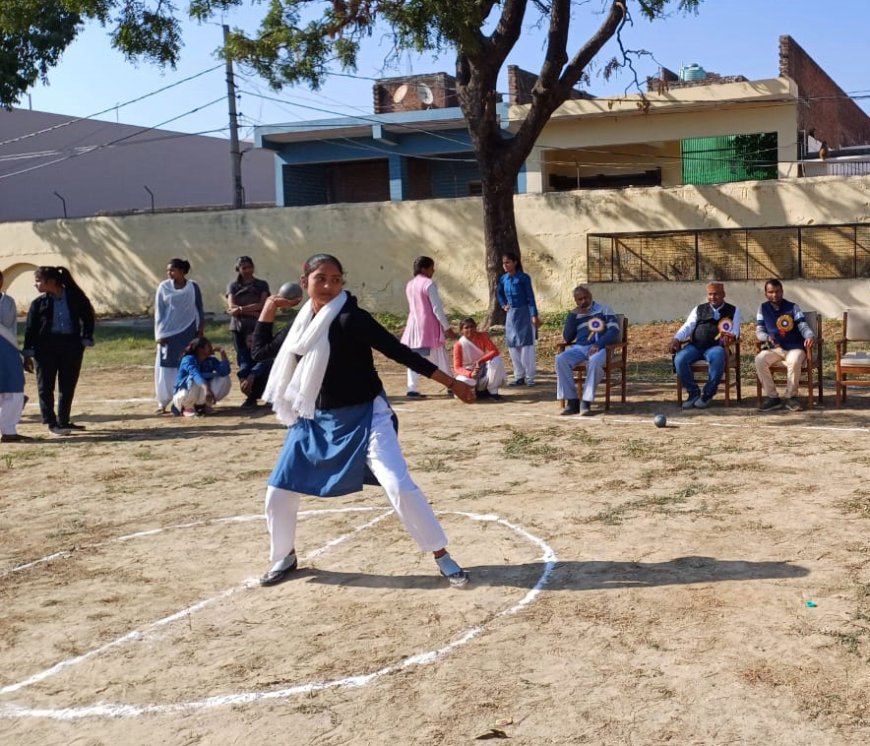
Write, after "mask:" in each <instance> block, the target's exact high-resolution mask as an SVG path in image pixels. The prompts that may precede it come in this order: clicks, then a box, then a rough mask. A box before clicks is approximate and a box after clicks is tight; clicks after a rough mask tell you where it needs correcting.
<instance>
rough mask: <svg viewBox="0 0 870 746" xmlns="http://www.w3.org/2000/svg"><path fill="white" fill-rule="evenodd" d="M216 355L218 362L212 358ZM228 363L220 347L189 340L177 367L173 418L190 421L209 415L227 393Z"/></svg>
mask: <svg viewBox="0 0 870 746" xmlns="http://www.w3.org/2000/svg"><path fill="white" fill-rule="evenodd" d="M215 353H218V354H219V355H220V356H221V359H220V360H218V359H217V358H216V357H215V356H214V354H215ZM231 387H232V384H231V383H230V361H229V360H227V353H226V352H225V351H224V350H223V348H221V347H214V346H213V345H212V343H211V342H210V341H209V340H208V339H206V338H205V337H197V338H196V339H193V340H191V342H190V344H189V345H187V347H186V348H185V350H184V356H183V357H182V358H181V364H180V365H179V366H178V378H177V379H176V382H175V395H174V396H173V397H172V414H174V415H175V416H179V415H182V414H183V415H184V416H185V417H193V416H195V415H203V414H211V412H212V407H214V405H215V404H217V402H219V401H220V400H221V399H223V398H224V397H225V396H226V395H227V394H229V393H230V388H231Z"/></svg>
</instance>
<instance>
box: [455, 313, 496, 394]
mask: <svg viewBox="0 0 870 746" xmlns="http://www.w3.org/2000/svg"><path fill="white" fill-rule="evenodd" d="M459 334H460V337H459V341H458V342H457V343H456V344H455V345H453V375H454V376H456V380H457V381H462V382H463V383H467V384H468V385H469V386H474V387H475V389H476V391H477V395H478V398H483V397H484V396H488V397H489V398H490V399H492V400H494V401H501V396H499V393H498V389H499V386H502V385H504V382H505V370H504V360H502V357H501V354H500V353H499V351H498V347H496V346H495V343H494V342H493V341H492V340H491V339H490V338H489V334H487V333H486V332H479V331H477V322H476V321H475V320H474V319H473V318H471V317H470V316H468V317H467V318H464V319H462V322H461V323H460V324H459Z"/></svg>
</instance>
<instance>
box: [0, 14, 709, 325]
mask: <svg viewBox="0 0 870 746" xmlns="http://www.w3.org/2000/svg"><path fill="white" fill-rule="evenodd" d="M250 1H251V2H253V3H258V2H260V1H261V0H250ZM244 2H245V0H189V4H188V8H187V11H188V13H189V15H190V16H191V17H192V18H195V19H197V20H200V21H203V20H206V19H208V18H211V17H213V16H214V15H215V14H218V13H220V12H223V11H226V10H228V9H230V8H232V7H233V6H238V5H242V4H243V3H244ZM700 2H701V0H588V1H587V2H582V3H580V2H576V0H323V1H318V0H262V3H263V5H264V9H265V15H264V17H263V21H262V23H261V25H260V28H259V29H258V31H257V32H256V33H255V34H246V33H243V32H242V31H239V30H236V31H234V33H232V34H231V35H230V38H229V40H228V43H227V49H226V50H225V51H226V53H227V54H229V55H230V56H231V57H232V58H233V59H234V60H236V61H239V62H241V63H243V64H246V65H248V66H250V67H252V68H253V69H254V70H255V71H256V72H257V73H259V74H260V75H262V76H263V77H264V78H265V79H266V80H268V81H269V83H270V84H271V85H272V86H273V87H275V88H281V87H282V86H284V85H292V84H297V83H305V84H308V85H309V86H311V87H313V88H315V89H316V88H317V87H318V86H320V85H321V83H322V82H323V81H324V80H325V78H326V77H327V76H328V75H329V73H330V72H331V71H332V70H334V69H336V68H338V69H343V70H354V69H355V67H356V61H357V55H358V53H359V50H360V47H361V45H362V44H363V43H364V42H365V41H366V40H367V39H368V38H369V37H371V36H372V35H373V33H375V32H376V31H377V33H379V34H382V33H386V34H388V35H389V36H390V38H391V39H392V44H393V54H394V56H396V57H397V58H398V57H399V56H400V55H401V54H402V53H404V52H408V51H414V52H425V51H431V52H437V53H444V52H450V53H452V54H453V55H455V60H456V81H457V95H458V98H459V102H460V106H461V107H462V112H463V114H464V116H465V120H466V122H467V125H468V131H469V135H470V137H471V142H472V145H473V147H474V153H475V157H476V159H477V163H478V167H479V169H480V175H481V185H482V196H483V214H484V241H485V244H486V266H487V272H488V275H489V279H490V291H491V306H490V320H492V319H493V318H497V317H498V315H499V309H498V306H497V304H496V302H495V284H496V280H497V277H498V274H499V272H500V254H501V253H502V252H505V251H512V252H516V253H519V248H520V247H519V241H518V237H517V231H516V224H515V220H514V209H513V194H514V187H515V184H516V179H517V175H518V173H519V171H520V168H521V167H522V165H523V162H524V161H525V159H526V158H527V157H528V155H529V153H530V152H531V150H532V147H533V146H534V143H535V141H536V139H537V138H538V136H539V134H540V132H541V130H542V129H543V127H544V125H546V123H547V121H548V120H549V118H550V116H551V115H552V114H553V112H554V111H555V110H556V109H557V108H558V107H559V106H560V105H561V104H562V103H564V102H565V101H566V100H567V99H568V98H569V97H570V96H571V95H572V91H573V90H574V87H575V86H576V85H577V84H578V83H579V82H581V81H585V80H587V75H588V73H587V67H588V65H589V64H590V63H591V62H592V60H593V59H595V58H596V56H597V55H598V54H599V53H600V52H601V50H602V48H603V47H604V45H605V44H606V43H607V42H608V41H609V40H610V39H612V38H614V37H619V36H620V33H621V31H622V29H623V28H624V27H625V25H626V24H627V23H631V22H632V15H631V14H632V12H635V11H636V12H637V13H638V14H639V16H641V17H645V18H647V19H649V20H655V19H661V18H663V17H665V15H666V13H667V12H668V11H669V10H676V11H679V12H696V11H697V9H698V5H699V4H700ZM527 16H528V17H527ZM87 20H96V21H99V22H100V23H103V24H104V25H108V26H110V27H111V28H112V29H113V36H112V43H113V44H114V46H115V47H117V48H118V49H119V50H121V51H122V52H123V53H124V54H125V55H126V56H127V57H129V58H140V57H142V58H145V59H149V60H153V61H156V62H158V63H160V64H169V65H173V64H174V63H175V61H176V59H177V58H178V54H179V51H180V48H181V38H180V35H179V22H178V17H177V9H176V7H175V6H174V5H173V3H172V2H171V0H42V1H41V2H40V0H3V2H2V5H0V55H2V56H0V103H2V104H6V105H10V104H11V103H14V102H15V101H17V99H18V98H19V97H20V96H21V95H22V94H23V93H24V91H25V90H26V89H27V87H29V86H30V85H32V83H33V82H34V81H35V80H37V79H38V78H39V77H42V78H44V77H45V76H46V74H47V71H48V70H49V68H51V67H52V66H54V65H56V64H57V63H58V61H59V59H60V55H61V53H62V52H63V50H64V49H65V48H66V47H67V46H68V45H69V44H70V43H71V42H72V40H73V39H74V38H75V36H76V34H78V32H79V31H80V30H81V28H82V27H83V24H84V22H85V21H87ZM572 23H576V24H580V23H586V24H587V25H588V26H589V28H588V34H584V35H585V36H586V40H585V41H584V42H582V43H580V44H579V45H578V46H577V47H576V48H573V49H569V38H570V37H569V31H570V30H571V26H572ZM529 28H533V29H537V31H539V32H540V34H541V35H542V37H543V44H542V60H541V64H540V67H539V72H538V78H537V82H536V83H535V85H534V87H533V89H532V93H531V104H530V105H529V106H528V109H527V110H526V112H525V116H524V119H523V121H522V122H521V123H520V124H519V125H518V127H517V128H516V130H515V131H513V132H507V131H506V130H505V129H503V128H502V126H501V122H500V121H499V106H498V103H499V101H500V95H499V94H498V92H497V88H496V85H497V79H498V76H499V72H500V71H501V69H502V67H503V65H504V64H505V61H506V59H507V57H508V55H509V53H510V52H511V51H512V50H513V48H514V46H515V45H516V43H517V41H518V40H519V38H520V34H521V33H522V32H523V31H524V30H528V29H529ZM620 48H621V49H624V48H623V47H622V45H621V44H620ZM628 59H629V53H628V52H625V51H623V54H622V58H621V59H620V58H616V59H614V60H611V61H609V62H607V63H606V64H605V65H604V66H603V69H604V71H605V74H606V73H608V72H612V71H613V70H615V69H616V68H618V67H620V66H621V65H623V64H626V63H627V61H628Z"/></svg>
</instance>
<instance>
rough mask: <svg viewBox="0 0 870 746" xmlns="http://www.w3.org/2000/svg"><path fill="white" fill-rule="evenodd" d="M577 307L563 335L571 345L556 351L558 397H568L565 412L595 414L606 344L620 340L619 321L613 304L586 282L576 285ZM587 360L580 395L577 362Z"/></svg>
mask: <svg viewBox="0 0 870 746" xmlns="http://www.w3.org/2000/svg"><path fill="white" fill-rule="evenodd" d="M574 303H576V308H574V309H573V310H571V311H570V312H569V313H568V317H567V318H566V319H565V326H564V328H563V329H562V337H563V338H564V340H565V344H566V345H568V346H567V347H566V348H565V351H564V352H560V353H559V354H558V355H556V399H559V400H562V399H564V400H565V402H566V404H565V408H564V409H563V410H562V414H563V415H572V414H579V415H581V416H588V415H590V414H592V401H593V399H594V398H595V388H596V387H597V386H598V384H599V383H600V382H601V379H602V378H603V377H604V362H605V360H606V358H607V350H605V349H604V348H605V346H606V345H609V344H613V343H615V342H618V341H619V323H618V322H617V319H616V314H615V313H614V312H613V309H611V308H610V307H609V306H605V305H602V304H601V303H598V302H596V301H593V300H592V293H590V292H589V289H588V288H586V287H584V286H583V285H578V286H577V287H576V288H574ZM584 361H585V362H586V380H585V381H584V383H583V399H582V401H581V400H580V399H578V398H577V388H576V387H575V386H574V366H575V365H577V364H579V363H582V362H584Z"/></svg>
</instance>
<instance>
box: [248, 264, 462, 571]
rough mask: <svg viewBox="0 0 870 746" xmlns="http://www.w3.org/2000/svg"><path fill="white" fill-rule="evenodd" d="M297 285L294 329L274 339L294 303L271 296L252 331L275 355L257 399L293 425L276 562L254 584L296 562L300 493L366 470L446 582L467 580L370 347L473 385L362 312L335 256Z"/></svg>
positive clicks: (284, 465)
mask: <svg viewBox="0 0 870 746" xmlns="http://www.w3.org/2000/svg"><path fill="white" fill-rule="evenodd" d="M301 283H302V287H303V288H304V289H305V290H306V292H307V293H308V301H307V302H306V303H305V305H303V306H302V308H301V309H300V310H299V313H298V314H297V316H296V319H295V320H294V322H293V324H292V326H290V327H288V328H287V329H285V330H284V331H283V332H281V333H280V334H279V335H278V336H277V337H273V333H272V326H273V322H274V320H275V313H276V311H277V309H278V308H289V307H291V306H294V305H296V304H297V303H298V302H299V301H298V300H287V299H285V298H282V297H281V296H274V295H273V296H271V297H270V298H269V299H268V300H267V301H266V304H265V306H264V307H263V310H262V312H261V314H260V318H259V321H258V322H257V326H256V328H255V329H254V342H253V347H252V354H253V356H254V359H255V360H257V359H267V358H268V357H270V356H273V355H275V353H276V351H277V358H276V360H275V363H274V365H273V366H272V372H271V374H270V376H269V382H268V383H267V384H266V391H265V392H264V394H263V397H264V398H265V399H266V400H267V401H270V402H272V404H273V409H274V411H275V414H276V415H277V417H278V419H279V420H280V421H281V422H282V423H283V424H285V425H287V426H288V427H289V428H290V429H289V431H288V433H287V439H286V441H285V443H284V449H283V451H282V452H281V455H280V456H279V458H278V463H277V464H276V466H275V469H274V471H273V472H272V475H271V477H269V482H268V487H267V488H266V524H267V526H268V529H269V537H270V541H271V549H270V560H271V562H272V563H273V564H272V566H271V568H270V569H269V571H268V572H267V573H266V574H265V575H263V577H262V578H260V584H261V585H275V584H277V583H280V582H282V581H284V580H286V579H287V578H288V577H289V576H290V575H291V574H292V573H293V571H294V570H295V569H296V568H297V558H296V550H295V541H296V516H297V513H298V511H299V504H300V501H301V496H302V495H314V496H316V497H335V496H339V495H346V494H349V493H351V492H358V491H360V490H361V489H362V486H363V482H364V481H365V479H366V476H367V472H368V473H369V474H370V475H372V476H374V477H375V479H377V481H378V483H379V484H380V485H381V486H382V487H383V489H384V491H385V492H386V493H387V498H388V499H389V501H390V504H391V505H392V506H393V509H394V510H395V511H396V514H397V515H398V517H399V520H401V522H402V524H403V525H404V526H405V528H406V529H407V531H408V533H409V534H411V537H412V538H413V539H414V540H415V541H416V542H417V545H418V546H419V547H420V549H421V550H423V551H429V552H432V553H433V555H434V558H435V562H436V564H437V565H438V569H439V571H440V572H441V574H442V575H443V576H444V577H446V578H447V580H448V581H449V582H450V585H452V586H456V587H460V586H463V585H465V584H466V583H467V582H468V574H467V573H466V572H465V571H464V570H463V569H462V568H461V567H460V566H459V564H457V562H456V561H455V560H454V559H453V558H452V557H451V556H450V555H449V554H448V553H447V549H446V547H447V537H446V535H445V534H444V530H443V529H442V528H441V524H440V523H439V522H438V519H437V518H436V517H435V513H434V512H433V511H432V508H431V506H430V505H429V502H428V501H427V499H426V496H425V495H424V494H423V492H422V491H421V490H420V488H419V487H418V486H417V485H416V484H415V483H414V481H413V480H412V479H411V476H410V474H409V473H408V467H407V465H406V463H405V459H404V456H403V455H402V451H401V449H400V447H399V441H398V438H397V437H396V431H395V428H394V427H393V411H392V410H391V409H390V405H389V404H388V403H387V399H386V396H385V394H384V390H383V384H382V383H381V380H380V378H378V374H377V371H376V370H375V366H374V359H373V357H372V350H373V349H375V350H378V351H379V352H381V353H383V354H384V355H386V356H387V357H389V358H390V359H391V360H395V361H396V362H397V363H400V364H401V365H405V366H407V367H409V368H411V369H412V370H414V371H416V372H417V373H420V374H422V375H424V376H427V377H428V378H431V379H432V380H434V381H437V382H438V383H440V384H442V385H443V386H446V387H447V388H448V389H450V390H451V391H452V392H453V393H454V394H455V395H456V396H457V397H458V398H459V399H461V400H462V401H464V402H466V403H471V402H473V401H474V398H475V395H474V389H472V388H471V387H470V386H467V385H466V384H464V383H462V382H460V381H457V380H456V379H455V378H452V377H451V376H449V375H448V374H446V373H444V372H443V371H440V370H439V369H438V368H437V367H436V366H435V365H434V364H433V363H431V362H429V361H428V360H426V359H425V358H424V357H421V356H420V355H418V354H417V353H415V352H413V351H412V350H411V349H410V348H408V347H406V346H405V345H403V344H402V343H401V342H399V341H398V340H397V339H396V338H395V337H394V336H393V335H392V334H391V333H390V332H389V331H387V330H386V329H385V328H384V327H382V326H381V325H380V324H379V323H378V322H377V321H375V319H374V318H372V316H371V315H370V314H369V313H368V312H367V311H364V310H363V309H361V308H360V307H359V306H358V305H357V302H356V298H354V297H353V296H352V295H350V294H349V293H347V292H346V291H345V290H344V269H343V268H342V266H341V262H340V261H339V260H338V259H336V258H335V257H334V256H331V255H329V254H317V255H315V256H312V257H311V258H310V259H308V261H306V262H305V264H304V265H303V268H302V278H301ZM278 348H280V350H278Z"/></svg>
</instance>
